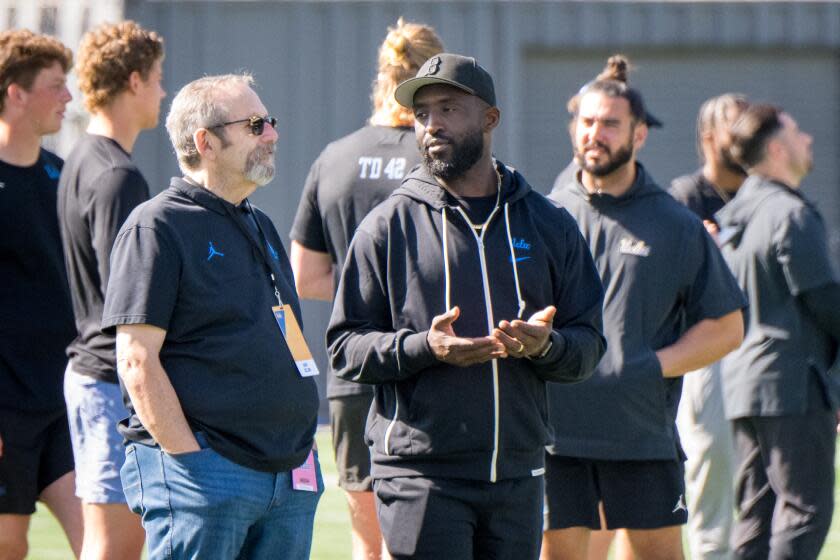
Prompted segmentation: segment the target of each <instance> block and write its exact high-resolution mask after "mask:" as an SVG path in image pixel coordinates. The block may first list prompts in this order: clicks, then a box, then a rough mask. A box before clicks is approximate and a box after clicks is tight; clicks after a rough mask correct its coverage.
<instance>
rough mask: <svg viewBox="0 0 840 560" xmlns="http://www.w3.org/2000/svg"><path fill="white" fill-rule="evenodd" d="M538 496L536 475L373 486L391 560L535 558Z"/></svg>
mask: <svg viewBox="0 0 840 560" xmlns="http://www.w3.org/2000/svg"><path fill="white" fill-rule="evenodd" d="M543 492H544V488H543V477H541V476H535V477H527V478H514V479H509V480H500V481H498V482H486V481H480V480H459V479H453V478H450V479H446V478H423V477H399V478H385V479H377V480H376V482H375V483H374V493H375V494H376V515H377V517H378V518H379V524H380V527H382V537H383V539H384V540H385V544H386V546H387V548H388V552H389V553H390V554H391V557H392V558H393V559H394V560H408V559H411V560H440V559H446V560H473V559H474V558H480V559H484V558H493V559H495V560H537V558H538V557H539V555H540V541H541V540H542V519H541V517H542V496H543Z"/></svg>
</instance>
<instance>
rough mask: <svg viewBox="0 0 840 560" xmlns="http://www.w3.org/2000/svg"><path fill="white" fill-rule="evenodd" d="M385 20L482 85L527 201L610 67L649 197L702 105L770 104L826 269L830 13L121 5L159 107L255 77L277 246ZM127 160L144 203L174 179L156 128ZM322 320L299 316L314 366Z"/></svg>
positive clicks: (621, 7)
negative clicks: (641, 144)
mask: <svg viewBox="0 0 840 560" xmlns="http://www.w3.org/2000/svg"><path fill="white" fill-rule="evenodd" d="M400 15H404V16H405V17H406V18H407V19H409V20H415V21H424V22H427V23H430V24H432V25H434V26H435V28H436V29H437V31H438V32H439V34H440V35H441V36H442V38H443V40H444V42H445V44H446V45H447V48H448V50H450V51H453V52H461V53H465V54H471V55H473V56H476V57H477V58H478V59H479V61H480V62H481V63H482V64H483V65H484V66H485V67H486V68H487V69H488V70H490V72H491V73H492V74H493V75H494V77H495V79H496V86H497V97H498V99H499V105H500V107H501V110H502V124H501V126H500V128H499V130H498V131H497V133H496V135H495V138H494V149H495V152H496V154H497V155H498V156H499V157H500V158H501V159H502V160H504V161H506V162H509V163H511V164H513V165H515V166H517V167H518V168H520V169H521V170H522V171H523V172H524V173H525V175H526V176H527V177H529V178H530V179H531V180H533V181H534V182H535V184H536V185H537V186H539V187H541V188H542V190H546V189H547V188H548V187H549V184H550V181H551V180H552V179H553V177H554V174H555V173H556V172H557V171H559V170H560V169H561V167H562V166H563V164H564V163H565V162H566V161H567V160H568V158H569V144H568V139H567V136H566V132H565V131H566V118H565V110H564V107H565V102H566V99H567V98H568V96H569V95H570V94H571V93H573V92H574V91H575V90H576V89H577V88H578V87H579V86H580V85H581V84H582V83H583V82H585V81H586V80H588V79H591V78H592V77H593V76H594V75H595V74H596V73H597V72H598V71H599V70H600V68H601V66H602V65H603V62H604V60H605V57H606V56H607V55H608V54H610V53H612V52H616V51H625V52H628V53H629V54H630V55H631V57H632V58H633V59H634V60H635V62H636V63H637V64H638V66H639V69H638V72H636V73H635V74H634V75H633V76H632V80H633V82H634V83H635V84H636V85H638V86H639V88H640V89H641V90H642V91H643V92H645V94H646V96H647V99H648V102H649V104H650V106H651V107H652V109H653V110H654V111H655V113H656V114H657V115H658V116H660V117H661V118H662V119H663V120H664V121H665V122H666V128H665V129H664V130H661V131H658V130H656V131H653V132H652V134H651V137H650V141H649V145H648V146H647V147H646V148H645V150H644V152H643V157H642V159H643V161H645V162H646V163H647V164H648V166H649V167H650V169H651V171H652V172H653V173H654V175H655V176H656V177H658V178H659V179H660V181H663V182H665V181H667V180H669V179H670V178H671V177H672V176H673V175H675V174H677V173H682V172H687V171H690V170H691V169H693V168H694V167H695V166H696V162H697V160H696V155H695V151H694V118H695V115H696V112H697V109H698V107H699V104H700V102H701V101H702V100H703V99H705V98H706V97H708V96H711V95H714V94H717V93H720V92H723V91H727V90H733V89H737V90H741V91H744V92H745V93H748V94H753V95H755V96H758V97H761V98H765V99H768V100H772V101H776V102H781V103H783V104H784V105H785V106H786V107H788V108H789V109H790V111H791V112H792V113H793V115H794V116H795V117H796V118H797V119H798V120H799V121H800V123H801V125H802V127H803V129H805V130H808V131H811V132H812V133H813V134H814V136H815V154H816V162H817V168H816V169H815V172H814V174H813V175H812V176H811V177H810V178H809V179H808V181H807V183H806V184H807V187H806V188H807V190H808V191H809V193H810V194H811V195H812V196H814V197H815V198H816V199H817V200H819V201H820V205H821V208H822V210H823V211H824V213H825V214H826V218H827V220H828V222H829V224H830V225H831V228H832V234H833V238H832V239H833V241H832V243H833V248H834V251H835V254H836V255H837V254H840V234H838V226H840V198H838V194H837V186H836V185H837V178H838V171H840V169H838V156H839V155H840V153H838V152H840V139H838V137H837V128H838V124H840V122H838V120H840V119H838V114H837V107H836V99H837V98H838V96H837V94H838V91H837V89H838V83H839V82H838V61H837V49H838V46H840V5H838V4H837V3H833V2H696V3H692V2H638V3H637V2H595V1H593V2H578V1H557V2H531V1H508V2H497V1H491V0H487V1H473V2H463V1H462V2H447V1H411V2H404V1H401V2H384V1H367V2H358V1H317V2H315V1H313V2H304V1H284V0H276V1H259V2H256V1H255V2H251V1H244V0H242V1H207V0H204V1H201V0H193V1H162V0H161V1H149V0H127V1H126V16H127V17H130V18H132V19H136V20H138V21H140V22H141V23H143V24H144V25H147V26H149V27H151V28H154V29H156V30H157V31H159V32H160V33H162V34H163V36H164V37H165V38H166V40H167V45H166V47H167V58H166V62H165V64H164V73H165V87H166V89H167V90H168V91H169V94H170V96H171V95H174V94H175V92H176V91H177V90H178V88H180V87H181V86H182V85H183V84H185V83H186V82H188V81H190V80H193V79H195V78H197V77H199V76H202V75H205V74H211V73H222V72H231V71H237V70H249V71H251V72H253V73H254V74H255V76H256V78H257V81H258V84H259V87H258V91H259V93H260V95H261V97H262V99H263V101H264V102H265V104H266V106H267V107H268V108H269V111H271V112H272V113H273V114H274V115H275V116H277V117H278V119H279V121H280V124H279V132H280V142H279V144H278V157H277V164H278V169H279V174H278V178H277V179H275V181H274V182H273V183H271V184H270V185H268V186H267V187H265V188H263V189H261V190H260V191H258V192H257V193H256V194H255V196H254V199H255V201H256V203H257V204H259V205H260V206H261V207H262V208H263V209H265V210H266V211H267V212H268V214H269V215H270V216H271V217H272V218H273V219H274V220H275V223H276V225H277V228H278V230H279V231H280V232H281V234H283V235H285V234H287V232H288V231H289V229H290V227H291V223H292V218H293V216H294V212H295V209H296V206H297V201H298V199H299V196H300V192H301V189H302V187H303V181H304V179H305V177H306V173H307V171H308V168H309V165H310V164H311V162H312V161H313V160H314V159H315V157H316V156H317V155H318V153H319V151H320V150H321V149H322V148H323V146H324V145H326V144H327V143H328V142H329V141H331V140H333V139H335V138H337V137H339V136H341V135H343V134H346V133H348V132H350V131H352V130H354V129H356V128H358V127H359V126H361V125H362V124H363V123H364V121H365V119H366V118H367V117H368V115H369V111H370V102H369V94H370V84H371V82H372V80H373V79H374V77H375V57H376V49H377V47H378V46H379V43H380V42H381V41H382V39H383V38H384V36H385V30H386V28H387V27H388V26H389V25H392V24H393V23H394V22H395V21H396V19H397V17H398V16H400ZM166 104H167V102H165V105H166ZM135 155H136V158H137V160H138V162H139V164H140V166H141V168H142V169H143V171H144V172H145V173H146V174H147V176H148V177H149V179H150V183H151V184H152V187H153V189H162V188H163V187H165V185H166V183H167V182H168V177H169V176H171V175H172V174H175V173H177V166H176V164H175V160H174V157H173V154H172V151H171V148H170V147H169V142H168V140H167V138H166V136H165V132H164V131H163V129H162V127H161V128H160V129H159V130H158V131H156V132H154V133H146V134H143V135H141V138H140V140H139V142H138V144H137V147H136V150H135ZM328 312H329V306H328V305H326V304H321V303H306V304H304V314H305V322H306V330H307V334H308V339H309V340H310V341H311V342H313V346H314V348H313V351H314V353H315V354H316V357H317V358H318V361H319V365H322V366H323V365H324V354H323V342H322V336H321V333H322V332H323V330H324V327H325V324H326V321H327V319H328Z"/></svg>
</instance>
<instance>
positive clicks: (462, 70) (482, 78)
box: [394, 53, 496, 109]
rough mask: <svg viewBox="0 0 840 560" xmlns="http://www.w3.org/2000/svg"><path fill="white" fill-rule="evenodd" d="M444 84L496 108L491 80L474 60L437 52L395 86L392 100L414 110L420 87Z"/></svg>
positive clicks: (494, 91)
mask: <svg viewBox="0 0 840 560" xmlns="http://www.w3.org/2000/svg"><path fill="white" fill-rule="evenodd" d="M432 84H446V85H448V86H453V87H456V88H458V89H460V90H462V91H465V92H467V93H469V94H471V95H475V96H476V97H478V98H480V99H483V100H484V101H486V102H487V104H488V105H490V106H491V107H495V106H496V90H495V88H494V87H493V78H492V77H491V76H490V74H489V73H488V72H487V70H485V69H484V68H482V67H481V66H480V65H479V64H478V62H476V61H475V59H474V58H472V57H469V56H461V55H460V54H452V53H440V54H436V55H435V56H433V57H432V58H430V59H429V60H427V61H426V62H424V63H423V66H421V67H420V70H418V71H417V75H416V76H415V77H413V78H409V79H407V80H406V81H404V82H403V83H401V84H400V85H398V86H397V90H396V91H395V92H394V97H395V98H396V99H397V103H399V104H400V105H402V106H403V107H408V108H409V109H410V108H412V107H414V94H415V93H417V90H418V89H420V88H421V87H423V86H429V85H432Z"/></svg>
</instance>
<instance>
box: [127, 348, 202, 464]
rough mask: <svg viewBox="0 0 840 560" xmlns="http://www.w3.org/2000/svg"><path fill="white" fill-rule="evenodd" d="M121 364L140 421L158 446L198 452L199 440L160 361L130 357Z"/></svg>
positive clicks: (171, 450) (170, 451)
mask: <svg viewBox="0 0 840 560" xmlns="http://www.w3.org/2000/svg"><path fill="white" fill-rule="evenodd" d="M118 366H119V368H118V369H119V375H120V377H121V378H122V380H123V383H124V385H125V388H126V391H127V392H128V396H129V397H130V398H131V403H132V405H134V410H135V411H136V412H137V416H138V417H139V418H140V422H141V423H142V424H143V427H144V428H146V430H147V431H148V432H149V433H150V434H151V436H152V437H153V438H154V440H155V441H156V442H157V443H158V445H160V446H161V448H162V449H163V450H164V451H166V452H167V453H186V452H188V451H197V450H198V449H199V445H198V442H197V441H196V439H195V436H194V435H193V432H192V429H191V428H190V426H189V424H188V423H187V419H186V417H185V416H184V411H183V409H182V408H181V403H180V401H179V400H178V396H177V395H176V394H175V389H174V388H173V387H172V383H171V382H170V381H169V377H168V376H167V375H166V372H165V371H164V369H163V366H162V365H161V363H160V360H159V359H158V358H157V357H153V358H149V359H148V360H145V361H143V362H140V361H137V360H131V359H126V360H122V361H120V362H119V364H118Z"/></svg>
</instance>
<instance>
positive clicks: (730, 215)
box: [715, 175, 801, 247]
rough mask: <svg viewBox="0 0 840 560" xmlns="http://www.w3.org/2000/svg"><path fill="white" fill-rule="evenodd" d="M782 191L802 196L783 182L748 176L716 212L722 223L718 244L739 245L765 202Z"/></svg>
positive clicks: (717, 218)
mask: <svg viewBox="0 0 840 560" xmlns="http://www.w3.org/2000/svg"><path fill="white" fill-rule="evenodd" d="M782 191H784V192H788V193H791V194H793V195H795V196H797V197H800V195H799V194H798V193H797V192H796V191H795V190H793V189H791V188H790V187H788V186H787V185H785V184H783V183H779V182H776V181H771V180H769V179H766V178H764V177H761V176H758V175H751V176H749V177H747V179H746V180H745V181H744V184H743V185H741V188H740V189H738V194H737V195H736V196H735V198H733V199H732V200H731V201H730V202H729V203H728V204H727V205H726V206H724V207H723V208H721V210H720V211H719V212H718V213H717V214H715V219H716V220H717V222H718V224H719V225H720V234H719V235H718V244H719V245H720V246H721V247H723V246H725V245H731V246H732V247H738V246H739V245H740V243H741V238H742V237H743V234H744V230H745V229H746V227H747V224H749V223H750V220H752V218H753V216H755V214H756V212H757V211H758V209H759V208H760V207H761V205H762V204H763V202H764V201H766V200H767V199H768V198H770V197H771V196H772V195H774V194H776V193H779V192H782ZM800 198H801V197H800Z"/></svg>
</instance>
